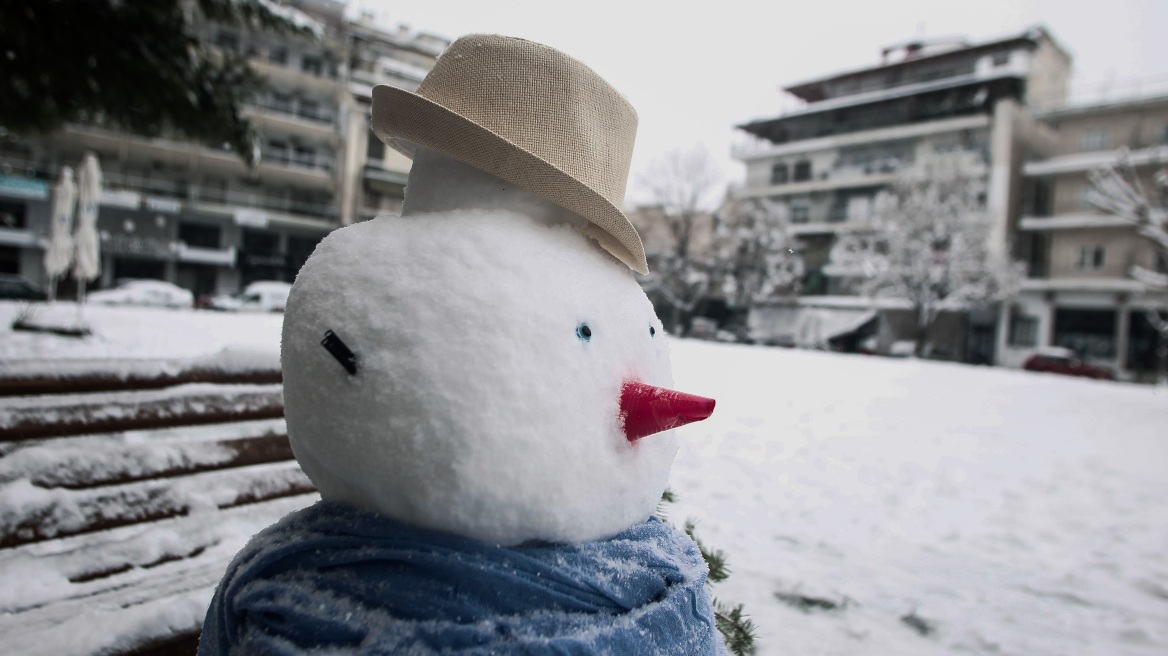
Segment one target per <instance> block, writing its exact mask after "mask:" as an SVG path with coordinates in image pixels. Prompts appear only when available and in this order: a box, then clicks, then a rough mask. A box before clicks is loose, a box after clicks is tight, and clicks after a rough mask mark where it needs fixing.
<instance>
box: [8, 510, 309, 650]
mask: <svg viewBox="0 0 1168 656" xmlns="http://www.w3.org/2000/svg"><path fill="white" fill-rule="evenodd" d="M317 499H318V497H317V495H315V494H307V495H297V496H292V497H285V498H281V499H275V500H271V501H265V502H262V503H255V504H251V505H247V506H239V507H235V508H231V509H227V510H221V511H214V512H206V511H204V512H195V513H192V514H191V515H188V516H185V517H175V518H171V519H166V520H161V521H157V522H152V523H149V524H135V525H132V526H124V527H121V528H117V529H112V530H107V531H99V532H95V533H89V534H86V535H79V536H72V537H67V538H61V539H57V540H51V541H46V542H40V543H36V544H30V545H26V546H22V547H17V548H14V549H6V550H0V576H3V578H4V580H5V581H9V582H12V583H13V585H11V586H10V587H9V588H7V589H4V590H0V635H3V636H4V653H5V654H13V655H21V654H45V653H52V654H78V655H80V654H93V653H122V654H124V653H145V652H147V651H149V649H151V648H160V647H162V646H166V647H170V648H178V647H180V646H181V647H186V648H187V649H186V650H185V651H182V652H179V651H170V652H166V653H190V652H191V651H192V650H191V649H190V646H192V645H193V644H194V643H195V639H196V637H197V635H198V631H199V627H200V626H201V624H202V620H203V615H204V614H205V612H206V607H207V603H208V602H209V600H210V598H211V594H212V592H213V590H214V588H215V585H216V584H217V583H218V581H219V579H220V578H221V577H222V576H223V572H224V570H225V569H226V567H227V564H228V563H229V562H230V560H231V558H232V557H233V556H234V554H235V553H236V552H237V551H238V550H239V549H240V548H241V547H242V546H243V545H244V544H245V543H246V542H247V540H248V539H249V538H250V536H251V535H253V534H254V533H255V532H257V531H259V530H260V529H262V528H263V527H265V526H268V525H270V524H272V523H274V522H275V521H276V520H277V519H279V518H280V517H282V516H283V515H285V514H287V513H289V512H292V511H293V510H296V509H299V508H302V507H304V506H307V505H309V504H311V503H313V502H315V501H316V500H317ZM112 566H118V567H119V569H118V570H117V571H110V568H111V567H112ZM102 572H105V574H104V575H99V576H94V573H98V574H100V573H102ZM94 626H100V627H102V629H101V631H99V632H95V631H93V627H94ZM160 653H161V652H160Z"/></svg>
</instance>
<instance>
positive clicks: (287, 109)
mask: <svg viewBox="0 0 1168 656" xmlns="http://www.w3.org/2000/svg"><path fill="white" fill-rule="evenodd" d="M248 105H249V106H250V107H251V108H253V109H256V110H258V111H261V112H270V113H273V114H279V115H280V116H284V117H288V118H296V119H301V120H305V121H311V122H313V123H322V124H325V125H332V124H333V122H334V121H336V115H335V114H332V113H328V112H321V111H315V110H311V109H306V108H303V107H296V106H294V105H293V104H292V103H286V102H278V101H266V102H253V103H248Z"/></svg>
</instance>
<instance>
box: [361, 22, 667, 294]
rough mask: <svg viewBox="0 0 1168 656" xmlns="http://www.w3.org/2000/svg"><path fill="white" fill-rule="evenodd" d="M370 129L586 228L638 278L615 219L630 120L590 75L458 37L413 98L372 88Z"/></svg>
mask: <svg viewBox="0 0 1168 656" xmlns="http://www.w3.org/2000/svg"><path fill="white" fill-rule="evenodd" d="M373 131H374V132H376V133H377V136H378V137H380V138H381V140H382V141H384V142H386V143H387V144H389V145H390V146H392V147H393V148H395V149H397V150H399V151H401V152H402V153H404V154H405V155H406V156H407V157H412V156H413V152H412V150H413V144H418V145H421V146H425V147H426V148H430V149H432V150H436V151H438V152H440V153H442V154H444V155H447V156H449V157H453V158H455V159H458V160H461V161H463V162H465V163H467V164H470V165H471V166H474V167H475V168H477V169H480V170H482V171H486V172H487V173H490V174H492V175H494V176H496V177H499V178H501V179H503V180H506V181H507V182H510V183H511V184H514V185H516V186H518V187H521V188H523V189H526V190H528V191H531V192H533V193H537V194H539V195H541V196H543V197H545V198H547V199H548V200H551V201H552V202H554V203H556V204H558V205H561V206H563V207H565V208H567V209H569V210H572V211H573V212H575V213H577V214H579V215H580V216H582V217H584V218H585V219H587V220H588V221H589V222H590V225H589V226H588V228H586V230H585V232H586V234H588V236H589V237H592V238H593V239H595V240H596V241H598V242H600V245H601V246H603V247H604V249H605V250H607V251H608V252H610V253H612V254H613V255H614V256H616V258H617V259H619V260H620V261H621V262H624V263H625V264H627V265H628V266H629V267H630V268H631V269H633V270H634V271H637V272H639V273H648V270H649V267H648V264H647V263H646V262H645V248H644V246H643V245H642V244H641V237H640V235H638V234H637V230H636V228H634V227H633V224H632V223H630V222H629V219H628V217H626V216H625V215H624V212H622V211H621V206H622V205H623V204H624V197H625V184H626V182H627V180H628V175H629V163H630V160H631V159H632V154H633V140H634V139H635V137H636V133H637V113H636V112H635V111H634V110H633V108H632V106H631V105H629V103H628V101H627V100H625V99H624V97H622V96H621V95H620V94H619V93H618V92H617V91H616V89H613V88H612V87H611V86H610V85H609V84H608V83H607V82H605V81H604V80H603V79H601V78H600V76H599V75H597V74H596V73H595V72H594V71H593V70H592V69H590V68H588V67H587V66H585V65H584V64H582V63H580V62H579V61H576V60H575V59H573V58H571V57H569V56H567V55H565V54H564V53H562V52H559V51H558V50H553V49H552V48H549V47H547V46H544V45H540V44H538V43H533V42H531V41H526V40H523V39H515V38H510V37H504V36H498V35H492V34H471V35H468V36H464V37H462V38H461V39H458V40H457V41H455V42H454V43H452V44H450V47H449V48H448V49H447V50H446V52H444V53H443V54H442V56H441V57H439V58H438V61H437V63H435V64H434V68H433V69H432V70H431V71H430V73H429V74H428V75H426V79H424V80H423V81H422V84H421V85H420V86H419V87H418V91H417V93H411V92H409V91H405V90H403V89H398V88H395V87H391V86H388V85H384V84H382V85H378V86H376V87H374V88H373Z"/></svg>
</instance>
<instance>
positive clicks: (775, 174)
mask: <svg viewBox="0 0 1168 656" xmlns="http://www.w3.org/2000/svg"><path fill="white" fill-rule="evenodd" d="M786 183H787V165H786V164H775V165H774V166H772V167H771V184H786Z"/></svg>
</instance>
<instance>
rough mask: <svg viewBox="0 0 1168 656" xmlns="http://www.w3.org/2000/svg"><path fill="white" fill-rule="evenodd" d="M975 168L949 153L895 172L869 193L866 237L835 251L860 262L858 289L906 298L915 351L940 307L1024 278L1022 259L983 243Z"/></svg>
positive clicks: (973, 299)
mask: <svg viewBox="0 0 1168 656" xmlns="http://www.w3.org/2000/svg"><path fill="white" fill-rule="evenodd" d="M977 168H978V167H977V165H976V164H975V163H974V162H973V161H972V159H971V158H970V157H968V156H967V155H966V154H964V153H957V154H953V155H944V156H941V155H938V156H934V157H930V158H925V159H921V160H918V161H917V163H916V164H915V165H914V166H912V167H909V168H907V169H903V170H901V172H900V173H899V174H898V175H897V177H896V179H895V180H894V181H893V183H892V185H891V186H890V188H889V189H887V190H886V191H884V192H881V193H880V194H879V195H877V197H876V201H875V203H874V208H873V213H872V221H873V227H874V234H872V235H869V236H868V237H867V239H866V241H865V240H864V238H863V237H861V236H855V237H852V238H851V240H850V241H849V242H848V243H847V245H848V247H849V248H850V249H851V250H852V251H854V252H853V253H851V254H847V253H843V252H842V251H841V254H840V259H841V260H842V259H847V258H848V257H851V258H852V260H853V262H855V263H858V264H859V265H860V268H861V270H862V271H863V276H864V282H863V283H862V287H863V289H864V291H865V292H867V293H868V294H870V295H873V296H884V297H894V298H902V299H905V300H907V301H908V302H909V304H910V305H911V307H912V309H913V312H914V313H915V314H916V329H917V334H916V347H915V352H916V354H917V356H922V355H924V354H925V344H926V339H927V335H928V331H929V327H930V326H931V325H932V324H933V322H934V321H935V320H936V318H937V316H938V315H939V314H940V313H941V311H942V310H956V309H962V308H970V307H979V306H985V305H989V304H992V303H995V302H998V301H1001V300H1004V299H1006V298H1009V297H1010V296H1012V295H1014V294H1015V293H1016V292H1017V290H1018V287H1019V286H1020V285H1021V282H1022V279H1023V277H1024V275H1025V266H1024V265H1023V264H1021V263H1019V262H1014V261H1011V260H1009V259H1008V258H1007V257H1006V256H1005V255H1004V254H1002V255H999V254H997V253H996V252H994V251H992V250H991V249H990V248H989V243H988V241H989V233H990V226H991V217H990V214H989V213H988V212H987V211H986V208H985V204H984V202H983V201H982V198H983V195H984V189H985V184H984V181H983V177H982V175H981V174H980V173H979V171H978V170H977ZM845 250H846V249H845ZM1005 250H1006V249H1001V251H1002V252H1003V253H1004V251H1005ZM834 256H835V254H833V259H835V257H834Z"/></svg>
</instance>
